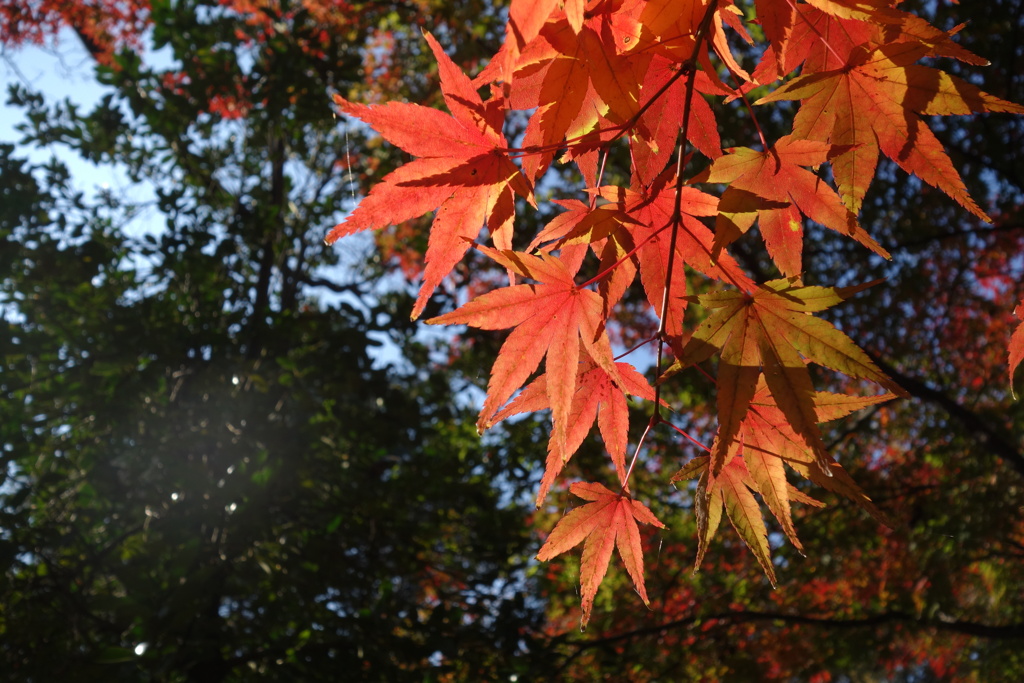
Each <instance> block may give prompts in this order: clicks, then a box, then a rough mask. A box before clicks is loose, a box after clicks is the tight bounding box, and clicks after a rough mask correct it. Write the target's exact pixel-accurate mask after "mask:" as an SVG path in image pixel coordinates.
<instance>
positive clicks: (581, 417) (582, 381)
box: [484, 356, 654, 507]
mask: <svg viewBox="0 0 1024 683" xmlns="http://www.w3.org/2000/svg"><path fill="white" fill-rule="evenodd" d="M615 367H616V369H617V371H618V373H617V376H615V377H613V376H612V375H610V374H609V373H608V372H607V371H606V370H605V369H604V368H602V367H600V366H599V365H597V364H596V363H594V361H593V360H591V359H590V358H588V357H586V356H584V357H583V362H581V363H580V364H579V370H578V374H577V378H576V387H577V388H576V393H575V394H574V395H573V397H572V405H571V408H570V410H569V417H568V426H567V430H566V443H565V450H564V452H559V449H558V445H557V444H556V443H555V439H554V434H553V433H552V438H551V439H550V440H549V442H548V456H547V463H546V465H545V469H544V477H543V479H542V480H541V483H540V490H539V491H538V492H537V507H540V506H541V504H542V503H543V502H544V499H545V498H546V497H547V494H548V491H549V490H550V489H551V485H552V484H553V483H554V481H555V478H556V477H557V476H558V474H559V473H560V472H561V471H562V468H563V467H564V466H565V464H566V463H567V462H568V461H569V459H570V458H571V457H572V456H573V454H575V453H576V451H577V450H578V449H579V447H580V445H581V444H582V443H583V440H584V439H585V438H586V437H587V435H588V434H589V433H590V430H591V427H593V425H594V421H595V420H596V421H597V424H598V428H599V429H600V432H601V438H602V439H603V440H604V445H605V448H607V449H608V453H609V455H611V458H612V463H613V464H614V465H615V470H616V472H617V474H618V476H619V483H620V484H621V485H622V486H623V487H625V486H626V444H627V437H628V435H629V407H628V405H627V404H626V394H631V395H633V396H639V397H640V398H645V399H647V400H649V401H653V400H654V390H653V389H652V388H651V386H650V385H649V384H648V383H647V380H646V379H644V376H643V375H641V374H640V373H639V372H637V371H636V368H634V367H633V366H632V365H630V364H629V363H621V362H618V363H615ZM550 407H551V401H550V399H549V398H548V390H547V375H541V376H540V377H538V378H537V379H535V380H534V381H533V382H531V383H530V384H529V385H528V386H527V387H526V388H525V389H523V390H522V391H521V392H520V393H519V395H518V396H516V397H515V399H513V400H512V402H511V403H509V404H508V405H507V406H505V407H504V408H502V409H501V410H500V411H498V412H497V413H496V414H495V415H494V417H493V418H491V419H490V420H488V422H487V423H486V424H485V425H484V426H485V427H488V428H489V427H490V426H491V425H492V424H495V423H497V422H499V421H501V420H504V419H506V418H508V417H511V416H513V415H519V414H521V413H526V412H534V411H538V410H545V409H547V408H550ZM627 490H628V489H627Z"/></svg>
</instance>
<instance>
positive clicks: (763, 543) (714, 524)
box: [672, 455, 775, 586]
mask: <svg viewBox="0 0 1024 683" xmlns="http://www.w3.org/2000/svg"><path fill="white" fill-rule="evenodd" d="M710 462H711V459H710V458H709V457H708V456H704V455H702V456H698V457H696V458H694V459H693V460H692V461H691V462H690V464H689V465H688V466H687V467H685V468H683V469H682V470H680V471H679V472H677V473H676V474H675V475H674V476H673V477H672V481H679V480H681V479H690V478H693V477H694V476H697V475H699V476H700V479H699V480H698V482H697V492H696V494H695V496H694V503H695V513H696V515H697V559H696V561H695V562H694V566H693V570H694V571H697V569H699V568H700V564H701V562H703V560H704V555H705V553H706V552H707V549H708V543H709V542H710V540H711V539H712V538H713V537H714V535H715V531H717V530H718V525H719V523H720V522H721V521H722V509H723V508H724V509H725V511H726V514H728V516H729V521H730V522H732V526H733V528H734V529H736V532H737V533H738V534H739V535H740V538H742V539H743V542H744V543H746V544H747V547H749V548H750V549H751V550H752V551H753V553H754V556H755V557H756V558H757V561H758V563H759V564H760V565H761V568H762V569H763V570H764V573H765V574H766V575H767V576H768V579H769V580H770V581H771V582H772V585H773V586H774V585H775V569H774V568H773V566H772V558H771V552H770V549H769V547H768V529H767V528H766V527H765V525H764V518H763V517H762V516H761V506H760V505H758V503H757V499H755V498H754V491H757V484H756V483H755V482H754V480H753V478H751V476H750V472H749V471H748V470H747V466H746V464H745V463H744V461H743V458H741V457H734V458H732V459H730V460H729V462H727V463H725V465H724V466H723V467H722V468H721V472H720V473H719V474H718V475H715V474H713V473H712V471H711V467H710Z"/></svg>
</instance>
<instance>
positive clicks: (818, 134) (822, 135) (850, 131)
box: [755, 42, 1024, 221]
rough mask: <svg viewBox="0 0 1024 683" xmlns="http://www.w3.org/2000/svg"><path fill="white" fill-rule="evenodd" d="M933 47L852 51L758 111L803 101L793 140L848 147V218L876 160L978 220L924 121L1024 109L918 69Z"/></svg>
mask: <svg viewBox="0 0 1024 683" xmlns="http://www.w3.org/2000/svg"><path fill="white" fill-rule="evenodd" d="M929 51H930V48H929V46H927V45H920V44H914V43H908V42H902V43H895V44H892V45H885V46H882V47H879V48H877V49H874V50H871V49H868V48H866V47H860V48H857V49H855V50H854V51H853V52H852V53H851V55H850V62H849V63H848V64H847V65H845V66H844V67H843V68H839V69H835V70H832V71H826V72H822V73H812V74H806V75H801V76H797V77H796V78H794V79H793V80H791V81H789V82H788V83H786V84H785V85H783V86H781V87H780V88H778V89H777V90H775V91H774V92H772V93H771V94H769V95H766V96H765V97H762V98H761V99H759V100H758V101H757V102H756V103H755V104H764V103H766V102H775V101H778V100H802V103H801V106H800V110H799V111H798V112H797V115H796V118H795V119H794V122H793V133H794V134H795V135H797V136H799V137H803V138H807V139H809V140H820V141H823V142H827V143H829V144H831V145H834V146H843V145H845V146H849V147H848V148H847V149H846V150H845V151H842V152H841V153H839V154H837V155H836V156H835V158H833V160H832V168H833V173H834V175H835V178H836V182H837V184H838V186H839V193H840V194H841V195H842V196H843V200H844V202H845V203H846V205H847V206H848V207H849V208H850V210H851V211H853V212H857V211H859V209H860V206H861V202H862V200H863V198H864V194H865V193H866V192H867V189H868V185H870V183H871V180H872V178H873V177H874V175H875V167H876V166H877V164H878V154H879V152H880V151H881V152H882V153H884V154H885V155H886V156H887V157H889V158H890V159H892V160H893V161H895V162H896V163H897V164H898V165H899V166H900V168H902V169H903V170H904V171H906V172H908V173H912V174H914V175H916V176H918V177H919V178H920V179H921V180H923V181H924V182H926V183H928V184H929V185H932V186H933V187H937V188H939V189H940V190H942V191H943V192H945V193H946V194H948V195H949V196H950V197H952V198H953V199H954V200H956V201H957V202H958V203H959V204H960V205H961V206H963V207H964V208H966V209H967V210H968V211H970V212H971V213H973V214H975V215H976V216H978V217H979V218H982V219H983V220H986V221H988V220H989V219H988V216H987V215H986V214H985V212H984V211H982V210H981V208H980V207H978V205H977V204H975V203H974V200H973V199H971V197H970V195H969V194H968V193H967V188H966V186H965V185H964V183H963V180H961V178H960V174H959V173H957V171H956V169H955V168H954V167H953V163H952V162H951V161H950V159H949V156H948V155H947V154H946V152H945V150H944V149H943V147H942V143H940V142H939V140H938V138H936V137H935V135H934V134H933V133H932V131H931V129H930V128H928V126H927V125H926V124H925V123H924V121H922V120H921V118H920V115H944V114H969V113H972V112H1011V113H1016V114H1024V107H1021V106H1020V105H1016V104H1013V103H1012V102H1007V101H1006V100H1002V99H999V98H998V97H995V96H994V95H989V94H988V93H986V92H983V91H982V90H980V89H979V88H977V87H975V86H973V85H971V84H969V83H967V82H966V81H963V80H961V79H959V78H957V77H955V76H951V75H949V74H947V73H945V72H943V71H938V70H936V69H932V68H929V67H926V66H921V65H919V64H914V62H916V61H917V60H918V59H920V58H921V57H923V56H925V55H927V54H928V53H929Z"/></svg>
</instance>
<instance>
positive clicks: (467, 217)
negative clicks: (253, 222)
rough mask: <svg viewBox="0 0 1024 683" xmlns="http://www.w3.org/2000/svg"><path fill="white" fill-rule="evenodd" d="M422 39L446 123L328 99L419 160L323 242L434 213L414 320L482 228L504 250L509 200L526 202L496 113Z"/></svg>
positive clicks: (438, 116)
mask: <svg viewBox="0 0 1024 683" xmlns="http://www.w3.org/2000/svg"><path fill="white" fill-rule="evenodd" d="M426 38H427V42H428V43H429V44H430V48H431V49H432V50H433V51H434V56H435V57H436V58H437V62H438V66H439V69H440V72H441V89H442V90H443V91H444V95H445V102H446V103H447V105H448V108H449V109H450V110H451V112H452V116H448V115H446V114H444V113H442V112H440V111H438V110H436V109H430V108H428V107H422V106H419V105H415V104H405V103H401V102H389V103H388V104H385V105H382V106H365V105H361V104H355V103H353V102H349V101H348V100H345V99H344V98H342V97H340V96H338V95H335V96H334V101H335V103H336V104H337V105H338V107H339V108H340V109H341V110H342V111H344V112H345V113H346V114H349V115H350V116H355V117H356V118H359V119H361V120H362V121H365V122H366V123H369V124H370V125H372V126H373V127H374V128H375V129H376V130H377V131H378V132H379V133H380V134H381V135H382V136H383V137H384V138H385V139H386V140H387V141H388V142H390V143H392V144H394V145H395V146H397V147H400V148H401V149H403V150H405V151H406V152H408V153H409V154H412V155H413V156H416V157H420V158H418V159H416V160H414V161H412V162H410V163H408V164H405V165H404V166H402V167H401V168H399V169H398V170H396V171H394V172H393V173H390V174H388V175H387V176H385V177H384V179H383V180H381V181H380V182H379V183H378V184H376V185H375V186H374V187H373V189H372V190H370V194H369V195H367V197H366V198H365V199H364V200H363V201H362V202H360V204H359V206H358V207H357V208H356V210H355V211H353V212H352V213H351V214H350V215H349V217H348V218H346V219H345V221H344V222H343V223H341V224H340V225H338V226H336V227H335V228H334V229H333V230H331V232H330V233H329V234H328V235H327V243H328V244H331V243H332V242H334V241H335V240H337V239H339V238H341V237H344V236H346V235H351V234H354V233H357V232H362V231H363V230H370V229H374V228H382V227H386V226H388V225H394V224H397V223H401V222H403V221H406V220H409V219H411V218H416V217H417V216H422V215H423V214H425V213H427V212H428V211H433V210H434V209H437V215H436V216H435V217H434V222H433V224H432V226H431V229H430V239H429V241H428V243H427V254H426V267H425V268H424V272H423V285H422V287H421V288H420V292H419V296H418V297H417V299H416V304H415V306H414V307H413V312H412V317H413V318H414V319H415V318H416V317H418V316H419V314H420V313H421V312H422V311H423V307H424V306H425V305H426V303H427V299H428V298H430V295H431V294H432V293H433V291H434V289H436V288H437V286H438V285H439V284H440V283H441V280H443V279H444V277H445V276H446V275H447V274H448V273H450V272H451V270H452V268H454V267H455V264H457V263H458V262H459V261H460V260H461V259H462V257H463V256H464V255H465V253H466V250H467V249H468V248H469V245H470V244H471V243H472V241H473V240H474V239H476V237H477V236H478V235H479V233H480V229H481V228H482V227H483V226H484V224H485V223H486V225H487V228H488V230H489V231H490V233H491V237H492V239H493V240H494V243H495V245H496V246H498V247H499V248H510V247H511V245H512V242H511V239H512V221H513V219H514V218H515V201H514V193H518V194H520V195H522V196H524V197H526V198H527V199H529V200H530V201H531V202H532V201H533V194H532V190H531V188H530V185H529V183H528V182H527V181H526V179H525V178H524V177H523V175H522V173H520V171H519V169H518V167H517V166H516V165H515V164H514V163H513V162H512V160H511V159H510V158H509V156H508V152H507V150H506V147H507V143H506V141H505V137H504V135H503V134H502V132H501V124H502V121H503V115H502V112H501V110H500V109H498V108H497V107H495V106H494V105H493V103H484V102H483V101H482V100H481V99H480V95H479V93H477V91H476V89H475V88H474V87H473V85H472V83H471V82H470V80H469V78H468V77H467V76H466V75H465V74H464V73H462V71H461V70H460V69H459V68H458V67H457V66H455V64H454V63H453V62H452V61H451V59H450V58H449V57H448V55H446V54H445V53H444V50H442V49H441V46H440V45H439V44H438V43H437V41H436V40H434V38H433V36H431V35H430V34H429V33H428V34H426Z"/></svg>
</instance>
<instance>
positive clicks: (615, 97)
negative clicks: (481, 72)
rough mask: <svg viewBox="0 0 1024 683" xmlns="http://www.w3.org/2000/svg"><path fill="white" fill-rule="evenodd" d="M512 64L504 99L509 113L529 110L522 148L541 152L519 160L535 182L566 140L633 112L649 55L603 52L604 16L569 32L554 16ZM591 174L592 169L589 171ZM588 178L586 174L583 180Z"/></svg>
mask: <svg viewBox="0 0 1024 683" xmlns="http://www.w3.org/2000/svg"><path fill="white" fill-rule="evenodd" d="M555 16H556V17H559V18H558V20H553V21H550V22H548V23H547V24H546V25H545V26H544V28H542V29H541V31H540V33H539V35H538V36H537V37H536V38H535V39H534V40H533V41H532V42H531V43H530V44H529V45H528V46H527V47H525V48H524V49H523V52H522V54H521V55H520V56H519V58H518V59H517V60H516V66H515V78H514V80H513V81H512V85H511V93H510V100H511V105H512V108H513V109H534V108H536V109H537V111H536V112H535V113H534V114H533V115H532V116H531V117H530V121H529V123H528V124H527V126H526V131H525V133H524V135H523V146H524V147H526V148H530V147H539V148H542V149H543V150H544V151H542V152H539V153H535V154H530V155H529V156H526V157H525V158H524V159H523V169H524V171H525V172H526V175H527V176H528V177H529V178H531V179H536V178H537V177H538V176H539V175H540V174H541V173H543V172H544V170H545V169H546V168H547V167H548V165H549V164H550V163H551V161H552V159H553V158H554V156H555V148H556V147H557V146H558V144H559V143H561V142H562V140H563V139H564V138H566V137H569V138H576V137H579V136H582V135H584V134H585V133H589V132H591V131H593V130H595V129H596V128H598V126H599V125H600V124H601V123H602V122H609V123H611V124H613V125H614V124H622V123H625V122H626V121H627V120H629V119H630V118H631V117H632V116H633V115H634V114H636V113H637V111H639V92H640V84H641V82H642V75H643V73H644V72H645V70H646V65H647V63H648V62H649V61H650V55H648V54H640V55H620V54H618V53H616V52H615V51H614V50H609V49H607V47H606V45H605V42H604V41H605V40H606V38H607V36H608V34H609V33H610V32H611V27H610V26H609V25H608V21H609V14H608V12H606V11H600V12H596V13H595V14H594V15H593V16H592V17H591V18H588V19H587V20H586V21H585V22H584V23H583V24H582V26H580V27H579V28H577V27H575V26H574V25H573V24H572V22H571V21H570V19H571V17H565V16H564V15H561V16H560V15H559V14H557V13H556V15H555ZM594 170H596V169H594ZM589 175H590V174H589V173H588V176H589Z"/></svg>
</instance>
